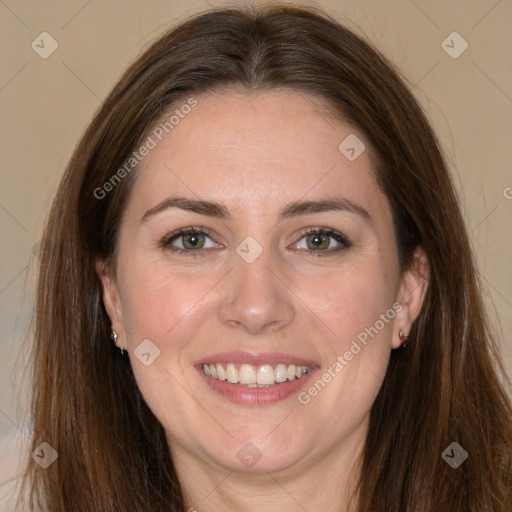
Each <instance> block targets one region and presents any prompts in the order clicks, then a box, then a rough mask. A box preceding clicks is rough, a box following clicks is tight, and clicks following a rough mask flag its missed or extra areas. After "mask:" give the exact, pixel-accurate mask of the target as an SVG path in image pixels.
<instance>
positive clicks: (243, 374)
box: [238, 364, 259, 384]
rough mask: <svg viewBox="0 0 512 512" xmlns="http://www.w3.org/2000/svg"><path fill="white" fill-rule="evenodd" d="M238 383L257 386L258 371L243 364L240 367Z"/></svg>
mask: <svg viewBox="0 0 512 512" xmlns="http://www.w3.org/2000/svg"><path fill="white" fill-rule="evenodd" d="M238 382H240V384H256V371H255V370H254V367H253V366H252V365H250V364H243V365H242V366H240V370H238ZM258 384H259V382H258Z"/></svg>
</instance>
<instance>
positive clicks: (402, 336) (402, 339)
mask: <svg viewBox="0 0 512 512" xmlns="http://www.w3.org/2000/svg"><path fill="white" fill-rule="evenodd" d="M399 336H400V342H401V343H400V347H402V348H405V347H406V346H407V340H408V339H409V336H406V335H405V333H404V330H403V329H400V333H399Z"/></svg>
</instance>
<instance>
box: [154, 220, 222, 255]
mask: <svg viewBox="0 0 512 512" xmlns="http://www.w3.org/2000/svg"><path fill="white" fill-rule="evenodd" d="M161 246H162V247H163V248H164V249H167V250H169V251H171V252H173V253H176V254H180V255H185V256H204V255H206V253H208V250H209V249H214V248H218V247H221V246H219V245H218V244H216V243H215V242H214V241H213V240H212V238H211V236H210V234H209V233H208V232H207V231H205V230H203V229H202V228H194V227H187V228H182V229H179V230H177V231H175V232H174V233H171V234H170V235H168V236H166V237H165V238H164V239H163V240H162V241H161Z"/></svg>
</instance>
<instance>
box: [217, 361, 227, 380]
mask: <svg viewBox="0 0 512 512" xmlns="http://www.w3.org/2000/svg"><path fill="white" fill-rule="evenodd" d="M215 366H216V368H217V378H218V379H219V380H226V372H225V371H224V368H222V365H221V364H218V363H217V364H216V365H215Z"/></svg>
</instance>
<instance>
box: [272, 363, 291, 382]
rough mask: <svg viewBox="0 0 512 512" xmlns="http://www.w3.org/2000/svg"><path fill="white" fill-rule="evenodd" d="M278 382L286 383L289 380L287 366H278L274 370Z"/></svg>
mask: <svg viewBox="0 0 512 512" xmlns="http://www.w3.org/2000/svg"><path fill="white" fill-rule="evenodd" d="M274 374H275V377H276V382H285V381H286V380H287V379H288V372H287V371H286V365H284V364H278V365H277V366H276V369H275V370H274Z"/></svg>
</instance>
